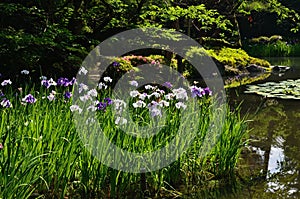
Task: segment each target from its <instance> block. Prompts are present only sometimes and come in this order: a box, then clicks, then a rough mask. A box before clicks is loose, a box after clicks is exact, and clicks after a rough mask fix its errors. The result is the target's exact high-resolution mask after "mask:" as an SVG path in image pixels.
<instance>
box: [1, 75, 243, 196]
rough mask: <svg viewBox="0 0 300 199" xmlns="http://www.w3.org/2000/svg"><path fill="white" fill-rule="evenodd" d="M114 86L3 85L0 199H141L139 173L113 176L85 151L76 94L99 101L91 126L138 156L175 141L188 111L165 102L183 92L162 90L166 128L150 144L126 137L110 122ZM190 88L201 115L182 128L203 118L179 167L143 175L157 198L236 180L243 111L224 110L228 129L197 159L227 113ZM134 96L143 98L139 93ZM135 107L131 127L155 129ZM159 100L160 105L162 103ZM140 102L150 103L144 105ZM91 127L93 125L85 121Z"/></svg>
mask: <svg viewBox="0 0 300 199" xmlns="http://www.w3.org/2000/svg"><path fill="white" fill-rule="evenodd" d="M26 78H27V79H28V80H29V78H28V77H26ZM26 78H25V79H26ZM109 81H110V79H106V81H104V82H102V83H103V84H102V89H100V88H98V89H97V91H96V93H97V94H95V92H94V91H95V90H93V91H91V90H85V88H84V87H82V85H78V84H77V83H75V79H73V80H67V79H63V78H61V79H59V80H57V81H56V82H54V81H50V80H42V86H40V85H33V84H31V83H30V82H27V83H24V84H23V85H14V82H9V81H5V80H3V79H2V80H1V82H2V86H1V92H0V93H1V100H0V101H1V108H0V118H1V119H0V129H1V131H0V179H1V181H0V198H7V199H9V198H109V197H111V198H113V197H120V198H140V197H141V189H140V177H141V175H140V174H138V173H137V174H135V173H127V172H122V171H118V170H114V169H112V168H110V167H108V166H106V165H104V164H102V163H101V162H100V161H99V160H98V159H97V158H96V157H95V156H93V155H92V154H91V153H90V152H89V151H88V150H87V148H86V147H85V146H84V144H83V141H82V139H81V138H80V136H79V134H78V133H79V132H78V128H76V126H75V124H74V114H84V113H86V110H82V109H84V108H83V107H76V106H75V105H74V102H73V103H72V100H74V99H73V97H72V94H73V93H74V92H75V91H74V89H78V88H81V89H83V90H85V91H84V92H86V93H87V95H84V96H85V97H86V99H83V98H82V99H80V100H95V102H96V103H95V105H94V107H92V109H94V111H95V112H96V115H97V118H94V119H95V121H99V122H100V123H99V124H100V125H101V126H102V128H103V129H104V133H105V135H106V136H107V138H109V140H110V141H111V142H113V143H114V144H116V145H118V146H119V147H120V148H123V149H126V150H128V151H133V152H146V151H154V150H156V149H157V148H160V147H161V146H162V145H167V144H168V143H169V142H170V141H171V140H172V139H173V138H174V136H176V134H177V132H178V125H180V121H181V120H180V119H181V117H182V114H183V111H184V109H185V108H184V106H185V105H188V104H184V102H183V103H182V104H180V105H179V104H178V103H179V101H178V99H169V100H168V99H167V97H166V95H167V93H169V95H172V92H173V91H174V92H175V90H173V89H178V88H171V89H166V88H165V87H164V88H161V89H160V91H162V90H163V89H165V92H166V93H165V94H163V92H161V94H162V95H161V96H160V99H164V100H165V102H164V105H163V108H162V109H163V110H164V114H166V121H167V122H166V123H165V124H164V125H165V126H164V128H163V129H162V131H161V132H160V133H159V134H157V135H155V136H152V137H150V138H148V139H142V138H136V137H134V136H129V135H128V134H126V132H125V133H124V132H122V131H120V128H119V127H120V126H121V125H123V124H125V123H126V122H125V120H119V121H118V122H117V121H116V120H115V117H113V116H115V114H116V110H115V107H116V104H117V103H118V102H120V101H118V99H113V98H110V97H111V95H110V94H111V91H110V89H109V84H110V82H109ZM113 81H114V80H113ZM10 83H11V84H10ZM56 84H57V85H56ZM104 84H105V85H107V86H108V88H106V87H105V86H104ZM13 86H14V87H15V88H16V89H14V88H13ZM105 88H106V89H105ZM193 88H194V89H196V90H197V91H201V92H200V93H202V94H201V95H200V94H199V95H198V93H196V92H195V90H194V91H193V90H191V91H189V90H186V93H187V95H188V96H189V97H190V98H191V97H195V98H194V99H195V100H196V103H197V104H198V105H199V107H200V111H197V112H195V111H194V112H193V110H190V109H188V108H187V110H189V111H191V112H190V113H191V114H187V117H192V118H183V119H184V120H183V121H186V122H188V121H191V119H193V118H200V119H199V120H198V121H197V122H198V124H199V126H198V127H197V129H196V130H195V132H194V133H195V136H196V137H195V139H194V140H193V143H192V144H191V145H190V147H189V148H188V150H187V151H186V152H185V153H184V154H183V155H182V156H180V158H179V159H178V160H177V161H175V162H173V163H172V164H170V165H169V166H167V167H165V168H163V169H160V170H157V171H152V172H148V173H146V181H147V190H148V191H147V193H148V194H149V195H151V196H153V197H162V196H170V197H171V196H172V197H174V196H175V195H177V196H178V195H181V194H185V191H180V192H179V187H182V186H183V187H185V188H184V189H183V190H188V191H187V192H190V191H192V190H193V189H191V187H193V186H202V187H203V186H206V185H208V184H209V183H210V182H211V181H214V182H215V183H217V182H219V181H224V180H225V181H228V179H230V178H231V177H232V176H234V170H235V166H236V162H237V159H238V157H239V153H240V150H241V147H242V146H243V140H244V139H243V138H244V136H245V133H246V125H245V121H244V120H243V119H242V118H240V116H239V114H238V111H237V112H230V111H229V109H228V108H226V109H225V110H227V112H226V115H225V116H226V117H225V120H224V125H223V127H222V128H221V129H220V131H219V132H213V131H212V133H213V135H217V134H220V136H219V138H218V139H217V140H216V144H215V145H214V147H213V148H212V149H211V150H210V151H209V152H208V153H207V155H206V156H201V155H199V151H202V150H203V149H202V146H203V144H204V143H203V141H204V140H205V139H204V138H205V136H206V134H207V132H208V131H207V129H209V124H210V122H211V121H213V120H214V118H213V117H216V115H219V114H218V113H222V112H221V109H220V110H219V109H217V110H214V111H213V109H212V107H213V104H214V100H213V99H214V97H213V96H210V95H209V94H210V93H209V92H206V93H205V90H204V89H203V90H199V89H200V88H198V87H193ZM143 89H145V88H143ZM155 89H156V90H153V91H152V92H158V90H157V89H158V88H155ZM137 91H138V92H139V94H138V96H140V94H141V92H142V90H137ZM177 91H178V90H177ZM193 94H194V95H193ZM195 94H196V96H195ZM147 95H151V93H148V94H147ZM152 97H155V95H154V94H153V95H152ZM96 99H97V100H98V101H96ZM149 99H152V98H149ZM155 99H156V98H153V100H154V101H155ZM110 100H111V101H110ZM132 100H133V101H132V104H131V105H129V106H127V107H128V108H129V110H130V114H131V115H132V117H133V118H134V121H136V122H137V123H141V125H150V126H151V119H152V118H153V117H159V114H156V115H155V114H151V113H152V112H151V111H152V110H153V109H147V108H142V107H138V103H137V101H136V100H138V98H137V97H134V96H132ZM156 100H157V103H161V102H160V101H159V100H158V98H157V99H156ZM142 101H143V100H142ZM143 102H144V103H149V101H147V99H144V101H143ZM150 102H151V101H150ZM167 102H168V103H167ZM140 103H142V102H140ZM151 103H152V102H151ZM148 105H149V104H148ZM199 107H197V108H199ZM149 111H150V112H149ZM154 113H157V112H154ZM138 116H142V117H138ZM189 119H190V120H189ZM95 121H94V122H95ZM120 121H122V122H120ZM90 123H92V122H91V120H89V121H88V122H87V124H90ZM87 126H88V125H87ZM128 128H131V127H128ZM214 133H216V134H214ZM216 138H217V137H216ZM178 147H181V146H178ZM106 155H107V156H109V155H110V154H109V153H107V154H106ZM199 157H201V158H199Z"/></svg>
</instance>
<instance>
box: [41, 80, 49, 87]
mask: <svg viewBox="0 0 300 199" xmlns="http://www.w3.org/2000/svg"><path fill="white" fill-rule="evenodd" d="M41 84H42V85H43V86H45V87H46V88H49V87H50V86H51V84H50V83H49V81H48V80H42V81H41Z"/></svg>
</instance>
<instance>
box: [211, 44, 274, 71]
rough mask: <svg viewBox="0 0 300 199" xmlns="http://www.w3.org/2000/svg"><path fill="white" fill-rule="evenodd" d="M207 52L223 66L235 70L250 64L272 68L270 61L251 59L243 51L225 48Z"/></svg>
mask: <svg viewBox="0 0 300 199" xmlns="http://www.w3.org/2000/svg"><path fill="white" fill-rule="evenodd" d="M207 52H208V54H209V55H210V56H212V57H214V58H215V59H217V60H218V61H219V62H221V63H222V64H223V65H228V66H230V67H233V68H236V67H246V66H248V65H250V64H256V65H259V66H262V67H266V68H268V67H269V66H270V63H269V62H268V61H266V60H263V59H259V58H254V57H251V56H249V55H248V54H247V52H246V51H244V50H242V49H234V48H226V47H224V48H222V49H219V50H207Z"/></svg>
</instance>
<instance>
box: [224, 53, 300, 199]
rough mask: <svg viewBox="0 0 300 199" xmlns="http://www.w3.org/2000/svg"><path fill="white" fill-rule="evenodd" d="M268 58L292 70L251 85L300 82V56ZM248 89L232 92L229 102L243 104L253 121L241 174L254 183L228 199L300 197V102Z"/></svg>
mask: <svg viewBox="0 0 300 199" xmlns="http://www.w3.org/2000/svg"><path fill="white" fill-rule="evenodd" d="M265 59H267V60H269V61H270V63H271V64H272V65H286V66H291V67H292V70H290V71H287V72H286V73H280V74H279V73H274V74H272V75H271V76H270V77H268V78H267V79H265V80H263V81H259V82H254V83H252V84H254V85H255V84H259V83H264V82H269V81H272V82H279V81H282V80H287V79H300V57H298V58H265ZM245 89H246V86H241V87H239V88H235V89H231V90H230V91H229V93H228V100H229V101H230V103H231V104H238V103H240V102H241V101H243V102H242V107H241V109H242V114H243V115H246V114H247V115H248V116H247V118H248V119H249V120H250V121H249V122H248V123H249V127H250V129H251V131H250V133H249V135H250V142H249V146H248V149H247V150H245V151H243V154H242V157H243V159H241V161H240V162H239V168H240V170H239V172H240V173H241V176H247V177H245V178H247V179H245V180H248V182H249V180H250V181H252V182H253V183H252V184H249V185H247V186H245V187H246V188H243V189H242V190H240V191H237V192H236V193H235V194H233V195H232V194H229V195H228V197H227V198H300V100H286V99H275V98H274V99H270V98H264V97H262V96H259V95H256V94H246V93H244V91H245ZM242 178H243V177H242Z"/></svg>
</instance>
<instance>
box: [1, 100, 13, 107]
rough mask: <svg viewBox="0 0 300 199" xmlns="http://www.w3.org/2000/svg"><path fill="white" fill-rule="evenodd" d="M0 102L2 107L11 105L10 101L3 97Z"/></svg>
mask: <svg viewBox="0 0 300 199" xmlns="http://www.w3.org/2000/svg"><path fill="white" fill-rule="evenodd" d="M0 104H1V106H2V107H4V108H10V107H11V103H10V101H9V100H8V99H6V98H4V99H3V100H2V102H1V103H0Z"/></svg>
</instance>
